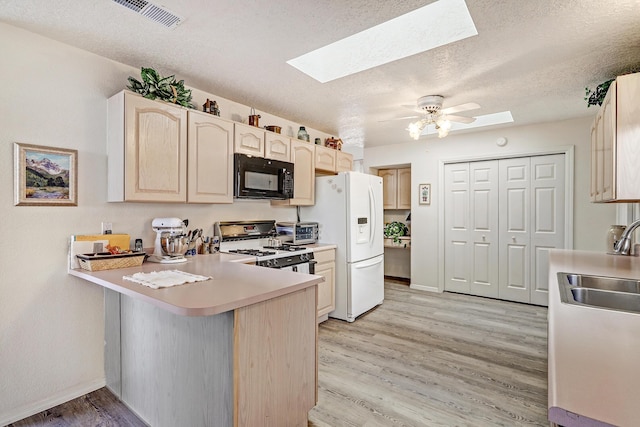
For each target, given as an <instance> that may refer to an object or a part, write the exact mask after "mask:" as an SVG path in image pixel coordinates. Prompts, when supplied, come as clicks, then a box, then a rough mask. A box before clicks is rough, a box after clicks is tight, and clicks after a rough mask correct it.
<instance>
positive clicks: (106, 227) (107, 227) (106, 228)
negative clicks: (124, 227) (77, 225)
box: [102, 222, 113, 234]
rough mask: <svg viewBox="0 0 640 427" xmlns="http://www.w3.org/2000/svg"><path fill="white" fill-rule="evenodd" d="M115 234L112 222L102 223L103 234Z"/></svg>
mask: <svg viewBox="0 0 640 427" xmlns="http://www.w3.org/2000/svg"><path fill="white" fill-rule="evenodd" d="M112 232H113V227H112V226H111V223H110V222H103V223H102V234H111V233H112Z"/></svg>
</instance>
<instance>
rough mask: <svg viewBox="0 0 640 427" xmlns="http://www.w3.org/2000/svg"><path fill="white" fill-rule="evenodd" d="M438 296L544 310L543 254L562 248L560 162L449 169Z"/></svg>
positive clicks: (527, 160) (515, 161)
mask: <svg viewBox="0 0 640 427" xmlns="http://www.w3.org/2000/svg"><path fill="white" fill-rule="evenodd" d="M444 172H445V173H444V175H445V183H444V191H445V208H444V209H445V210H444V213H445V220H444V223H445V256H444V264H445V265H444V272H445V290H447V291H453V292H461V293H468V294H472V295H479V296H487V297H493V298H500V299H505V300H511V301H519V302H529V303H534V304H540V305H547V304H548V284H547V282H548V277H547V272H548V261H547V260H548V251H549V249H551V248H562V247H564V215H565V206H564V204H565V203H564V202H565V195H564V191H565V189H564V185H565V183H564V155H563V154H554V155H544V156H534V157H520V158H509V159H499V160H489V161H478V162H465V163H450V164H446V165H445V168H444Z"/></svg>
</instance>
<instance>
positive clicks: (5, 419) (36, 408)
mask: <svg viewBox="0 0 640 427" xmlns="http://www.w3.org/2000/svg"><path fill="white" fill-rule="evenodd" d="M105 383H106V382H105V379H104V378H100V379H99V380H95V381H90V382H87V383H84V384H79V385H77V386H75V387H71V388H68V389H65V390H62V391H61V392H60V393H58V394H56V395H55V396H51V397H48V398H46V399H43V400H40V401H38V402H33V403H30V404H28V405H24V406H22V407H20V408H17V409H15V410H13V411H12V412H11V413H9V414H1V415H0V426H5V425H7V424H11V423H15V422H16V421H20V420H22V419H24V418H27V417H30V416H32V415H35V414H37V413H39V412H42V411H45V410H47V409H51V408H53V407H54V406H58V405H61V404H63V403H65V402H68V401H70V400H73V399H76V398H78V397H80V396H84V395H85V394H87V393H91V392H92V391H96V390H98V389H99V388H102V387H104V386H105Z"/></svg>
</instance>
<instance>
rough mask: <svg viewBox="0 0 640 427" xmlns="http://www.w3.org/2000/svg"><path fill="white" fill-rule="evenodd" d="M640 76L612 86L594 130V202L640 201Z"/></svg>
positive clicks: (632, 75) (625, 78) (592, 188)
mask: <svg viewBox="0 0 640 427" xmlns="http://www.w3.org/2000/svg"><path fill="white" fill-rule="evenodd" d="M638 96H640V73H635V74H627V75H624V76H618V77H617V78H616V80H615V81H614V82H612V83H611V86H610V87H609V91H608V92H607V96H606V97H605V99H604V101H603V103H602V106H601V107H600V110H599V111H598V114H597V115H596V117H595V119H594V121H593V125H592V126H591V193H590V196H591V197H590V199H591V201H592V202H636V201H638V200H640V169H639V168H638V167H637V165H638V163H639V162H640V144H638V140H640V104H638V101H637V99H638Z"/></svg>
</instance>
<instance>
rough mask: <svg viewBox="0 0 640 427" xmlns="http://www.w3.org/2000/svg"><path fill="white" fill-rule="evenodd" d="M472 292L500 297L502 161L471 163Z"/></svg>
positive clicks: (470, 262) (470, 260) (470, 286)
mask: <svg viewBox="0 0 640 427" xmlns="http://www.w3.org/2000/svg"><path fill="white" fill-rule="evenodd" d="M469 181H470V182H469V187H470V191H469V196H470V200H469V204H470V208H469V214H470V218H469V224H470V230H469V231H470V237H471V241H470V242H469V245H470V247H471V259H469V262H468V263H469V264H470V268H471V280H470V283H469V288H470V293H471V294H473V295H480V296H485V297H492V298H497V297H498V281H499V274H498V260H499V251H498V236H499V233H498V213H499V210H498V162H497V161H496V160H490V161H483V162H472V163H470V164H469Z"/></svg>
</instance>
